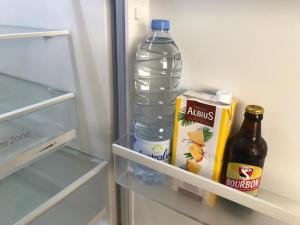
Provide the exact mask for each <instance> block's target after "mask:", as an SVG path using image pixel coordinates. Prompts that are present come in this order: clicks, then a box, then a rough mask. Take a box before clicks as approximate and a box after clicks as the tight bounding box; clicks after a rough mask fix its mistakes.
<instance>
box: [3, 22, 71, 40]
mask: <svg viewBox="0 0 300 225" xmlns="http://www.w3.org/2000/svg"><path fill="white" fill-rule="evenodd" d="M69 34H70V31H69V30H50V29H39V28H30V27H18V26H7V25H0V40H8V39H18V38H36V37H54V36H63V35H69Z"/></svg>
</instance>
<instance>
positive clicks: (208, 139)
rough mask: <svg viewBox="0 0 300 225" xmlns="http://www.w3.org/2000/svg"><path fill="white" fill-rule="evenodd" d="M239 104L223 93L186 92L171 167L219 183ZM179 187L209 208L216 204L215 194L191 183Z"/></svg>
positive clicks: (179, 111) (179, 99)
mask: <svg viewBox="0 0 300 225" xmlns="http://www.w3.org/2000/svg"><path fill="white" fill-rule="evenodd" d="M220 101H222V102H226V104H224V103H222V102H220ZM236 104H237V102H236V101H235V100H232V98H231V94H230V93H228V92H227V93H226V92H224V91H223V92H222V91H221V92H217V95H210V94H206V93H197V92H193V91H187V92H185V93H183V94H182V95H180V96H178V97H177V99H176V114H175V128H174V138H173V150H172V164H173V165H175V166H178V167H181V168H183V169H185V170H187V171H190V172H192V173H194V174H198V175H199V176H204V177H206V178H209V179H212V180H214V181H217V182H219V180H220V176H221V169H222V164H223V155H224V149H225V144H226V141H227V139H228V136H229V133H230V128H231V125H232V120H233V116H234V111H235V107H236ZM177 188H178V190H180V191H183V192H187V193H189V194H191V195H193V197H197V198H200V199H202V200H203V202H205V203H207V204H208V205H210V206H213V205H214V204H215V199H216V196H215V195H214V194H212V193H209V192H205V191H203V190H202V189H201V188H198V187H196V186H194V185H192V184H188V183H185V182H180V181H179V183H178V184H177Z"/></svg>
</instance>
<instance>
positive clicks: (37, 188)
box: [0, 147, 107, 225]
mask: <svg viewBox="0 0 300 225" xmlns="http://www.w3.org/2000/svg"><path fill="white" fill-rule="evenodd" d="M106 164H107V162H106V161H102V160H100V159H97V158H94V157H91V156H89V155H87V154H84V153H81V152H79V151H77V150H75V149H72V148H69V147H63V148H61V149H59V150H57V151H56V152H54V153H52V154H49V155H47V157H44V158H42V159H40V160H38V161H36V162H34V163H32V164H31V165H29V166H27V167H25V168H23V169H22V170H19V171H18V172H16V173H14V174H12V175H10V176H8V177H6V178H5V179H3V180H1V181H0V199H1V201H0V208H1V210H0V218H1V222H0V223H1V224H18V225H21V224H28V223H30V222H32V221H34V220H35V219H36V218H38V217H39V216H40V215H42V214H43V213H45V212H47V211H48V210H49V209H50V208H51V207H53V206H55V205H56V204H58V203H59V202H61V201H62V200H63V199H65V198H66V197H67V196H68V195H70V194H71V193H72V192H74V191H76V190H78V189H79V187H81V186H82V185H84V184H85V183H87V182H88V181H89V180H91V179H92V178H93V177H95V176H96V175H97V174H98V173H99V172H100V171H102V170H103V169H104V167H105V165H106ZM98 191H99V192H101V190H98ZM94 198H97V196H94Z"/></svg>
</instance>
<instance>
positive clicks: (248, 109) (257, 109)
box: [246, 105, 264, 115]
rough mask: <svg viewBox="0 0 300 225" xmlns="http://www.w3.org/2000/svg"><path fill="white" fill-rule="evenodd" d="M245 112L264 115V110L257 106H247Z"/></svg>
mask: <svg viewBox="0 0 300 225" xmlns="http://www.w3.org/2000/svg"><path fill="white" fill-rule="evenodd" d="M246 112H247V113H251V114H255V115H262V114H264V108H263V107H261V106H259V105H247V106H246Z"/></svg>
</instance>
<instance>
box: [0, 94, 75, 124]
mask: <svg viewBox="0 0 300 225" xmlns="http://www.w3.org/2000/svg"><path fill="white" fill-rule="evenodd" d="M74 97H75V94H74V93H67V94H64V95H60V96H58V97H55V98H51V99H48V100H45V101H42V102H38V103H36V104H32V105H29V106H26V107H23V108H19V109H16V110H13V111H10V112H7V113H3V114H1V115H0V123H1V122H4V121H7V120H12V119H14V118H16V117H19V116H22V115H25V114H28V113H31V112H34V111H37V110H40V109H43V108H46V107H48V106H50V105H54V104H57V103H60V102H63V101H66V100H68V99H71V98H74Z"/></svg>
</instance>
